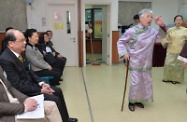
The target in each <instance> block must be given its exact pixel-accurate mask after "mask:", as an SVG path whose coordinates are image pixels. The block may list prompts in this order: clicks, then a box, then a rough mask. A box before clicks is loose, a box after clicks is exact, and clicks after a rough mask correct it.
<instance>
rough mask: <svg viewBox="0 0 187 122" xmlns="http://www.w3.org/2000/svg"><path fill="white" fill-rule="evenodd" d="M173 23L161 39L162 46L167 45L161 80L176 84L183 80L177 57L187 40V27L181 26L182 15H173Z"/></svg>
mask: <svg viewBox="0 0 187 122" xmlns="http://www.w3.org/2000/svg"><path fill="white" fill-rule="evenodd" d="M174 23H175V26H174V27H172V28H170V29H169V30H168V33H167V36H166V38H164V39H162V45H163V47H167V54H166V59H165V65H164V79H163V82H172V83H173V84H176V83H180V82H183V80H184V67H182V65H181V64H182V62H181V61H179V60H177V57H178V55H179V53H180V52H181V50H182V47H183V46H184V43H185V40H187V28H184V27H182V23H183V17H182V16H181V15H177V16H175V18H174Z"/></svg>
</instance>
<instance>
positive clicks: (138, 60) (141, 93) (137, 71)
mask: <svg viewBox="0 0 187 122" xmlns="http://www.w3.org/2000/svg"><path fill="white" fill-rule="evenodd" d="M139 18H140V22H139V23H138V24H137V25H135V26H133V27H132V28H130V29H128V30H127V31H126V32H125V33H124V34H123V35H122V36H121V37H120V39H119V40H118V42H117V45H118V52H119V56H120V57H124V58H125V60H126V61H127V60H129V61H130V65H129V70H130V75H131V87H130V92H129V105H128V107H129V110H130V111H134V110H135V105H137V106H138V107H140V108H144V105H143V104H142V102H145V101H152V100H153V92H152V77H151V68H152V54H153V46H154V42H155V40H156V38H158V37H159V38H163V37H164V36H165V35H166V34H165V32H164V31H166V28H165V24H164V23H163V21H162V18H161V17H160V16H159V17H156V18H155V23H156V24H157V25H159V26H160V27H161V28H162V29H159V31H158V30H155V29H153V28H152V27H150V25H151V22H152V20H153V12H152V10H150V9H143V10H141V11H140V12H139Z"/></svg>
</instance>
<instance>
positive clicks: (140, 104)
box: [135, 102, 144, 108]
mask: <svg viewBox="0 0 187 122" xmlns="http://www.w3.org/2000/svg"><path fill="white" fill-rule="evenodd" d="M135 104H136V106H138V107H140V108H144V105H143V104H142V103H139V102H138V103H135Z"/></svg>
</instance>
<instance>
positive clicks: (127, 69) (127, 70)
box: [121, 58, 130, 111]
mask: <svg viewBox="0 0 187 122" xmlns="http://www.w3.org/2000/svg"><path fill="white" fill-rule="evenodd" d="M129 62H130V58H129V60H127V68H126V77H125V86H124V92H123V100H122V105H121V111H123V106H124V102H125V93H126V87H127V79H128V72H129Z"/></svg>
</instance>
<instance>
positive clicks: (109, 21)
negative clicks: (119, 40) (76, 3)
mask: <svg viewBox="0 0 187 122" xmlns="http://www.w3.org/2000/svg"><path fill="white" fill-rule="evenodd" d="M86 5H101V6H102V5H105V6H107V14H108V13H110V12H111V3H97V2H96V3H94V2H86V3H84V4H83V5H82V12H81V13H84V14H82V18H83V19H82V22H81V25H82V29H83V61H84V62H83V66H86V38H85V36H86V34H85V9H86V7H85V6H86ZM109 15H110V14H109ZM109 18H110V19H107V23H109V27H108V30H107V31H108V34H107V36H109V40H108V42H107V57H108V59H107V61H108V62H107V64H108V65H112V30H111V16H110V17H109Z"/></svg>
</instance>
